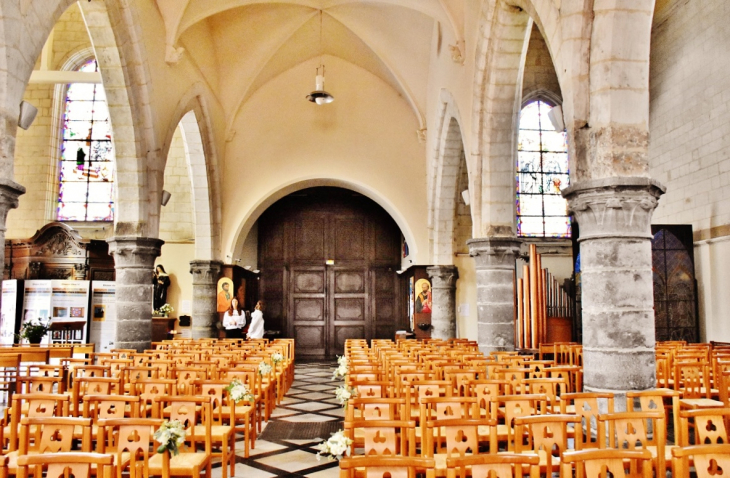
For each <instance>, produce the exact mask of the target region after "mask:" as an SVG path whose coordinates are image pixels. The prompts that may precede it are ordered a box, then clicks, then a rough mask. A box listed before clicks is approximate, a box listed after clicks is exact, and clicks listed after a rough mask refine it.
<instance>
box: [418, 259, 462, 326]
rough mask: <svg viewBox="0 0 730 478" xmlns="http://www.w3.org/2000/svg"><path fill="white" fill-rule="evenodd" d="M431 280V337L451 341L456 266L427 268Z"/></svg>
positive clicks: (454, 311)
mask: <svg viewBox="0 0 730 478" xmlns="http://www.w3.org/2000/svg"><path fill="white" fill-rule="evenodd" d="M426 272H427V273H428V276H429V277H430V278H431V326H432V327H433V329H432V331H431V337H433V338H434V339H443V340H446V339H453V338H455V337H456V279H458V278H459V271H458V269H457V268H456V266H432V267H427V268H426Z"/></svg>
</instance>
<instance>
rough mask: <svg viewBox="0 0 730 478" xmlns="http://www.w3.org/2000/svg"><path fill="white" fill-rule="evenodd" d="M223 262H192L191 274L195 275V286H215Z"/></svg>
mask: <svg viewBox="0 0 730 478" xmlns="http://www.w3.org/2000/svg"><path fill="white" fill-rule="evenodd" d="M222 267H223V262H221V261H210V260H198V259H196V260H193V261H190V273H191V274H192V275H193V285H196V284H201V285H203V284H215V283H216V282H217V281H218V276H219V275H220V273H221V268H222Z"/></svg>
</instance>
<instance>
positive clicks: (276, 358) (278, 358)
mask: <svg viewBox="0 0 730 478" xmlns="http://www.w3.org/2000/svg"><path fill="white" fill-rule="evenodd" d="M271 361H272V362H274V363H279V362H283V361H284V356H283V355H281V354H280V353H279V352H276V353H273V354H271Z"/></svg>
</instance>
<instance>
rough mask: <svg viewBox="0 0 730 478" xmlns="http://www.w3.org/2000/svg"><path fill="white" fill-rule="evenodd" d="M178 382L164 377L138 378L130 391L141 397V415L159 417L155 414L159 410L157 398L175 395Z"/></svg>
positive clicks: (143, 416)
mask: <svg viewBox="0 0 730 478" xmlns="http://www.w3.org/2000/svg"><path fill="white" fill-rule="evenodd" d="M176 384H177V381H175V380H173V379H164V378H157V379H149V380H137V381H135V382H134V383H132V388H131V390H130V393H131V394H132V395H135V396H138V397H139V399H140V402H139V416H140V417H142V418H157V417H156V415H155V413H156V412H157V407H156V406H155V398H156V397H164V396H166V395H173V394H174V391H175V385H176Z"/></svg>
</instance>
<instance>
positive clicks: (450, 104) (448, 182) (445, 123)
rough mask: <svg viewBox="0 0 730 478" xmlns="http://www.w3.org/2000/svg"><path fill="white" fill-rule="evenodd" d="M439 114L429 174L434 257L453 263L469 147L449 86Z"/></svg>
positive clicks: (442, 94)
mask: <svg viewBox="0 0 730 478" xmlns="http://www.w3.org/2000/svg"><path fill="white" fill-rule="evenodd" d="M437 118H438V119H437V128H438V129H437V130H436V131H437V133H436V134H437V136H436V146H435V149H434V159H433V171H432V174H431V176H430V177H429V179H430V183H431V184H430V185H429V191H430V198H429V199H430V204H431V207H430V208H429V228H430V233H431V234H430V236H431V238H430V239H431V241H430V242H431V258H432V261H433V263H434V264H436V265H449V264H453V261H454V240H453V236H454V214H455V210H456V201H457V198H458V197H459V195H460V191H457V185H458V181H459V171H460V167H461V161H462V158H463V157H464V155H465V147H464V140H463V135H462V131H461V126H460V124H461V123H460V116H459V110H458V107H457V106H456V103H455V101H454V98H453V97H452V95H451V94H450V93H449V92H448V91H446V90H442V92H441V107H440V108H439V114H438V117H437Z"/></svg>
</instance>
